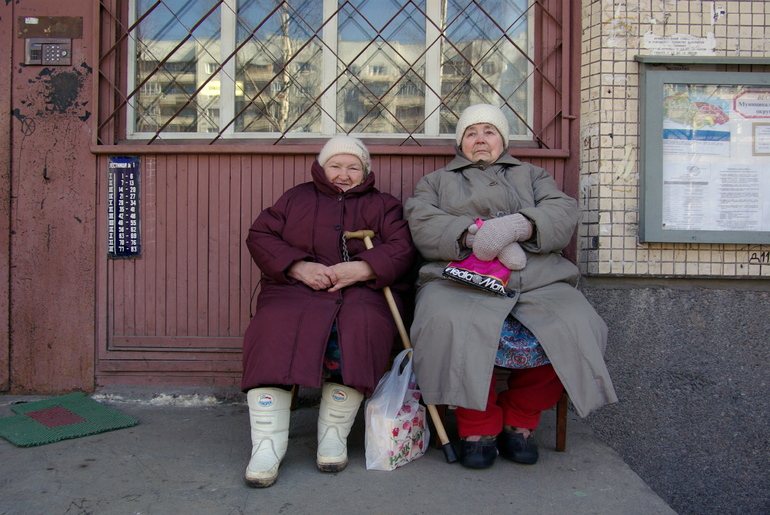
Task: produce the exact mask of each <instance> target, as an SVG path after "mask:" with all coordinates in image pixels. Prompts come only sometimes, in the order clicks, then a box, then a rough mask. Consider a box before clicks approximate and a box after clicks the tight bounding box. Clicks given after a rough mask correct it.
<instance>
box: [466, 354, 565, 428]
mask: <svg viewBox="0 0 770 515" xmlns="http://www.w3.org/2000/svg"><path fill="white" fill-rule="evenodd" d="M496 382H497V381H496V378H495V374H492V381H491V384H490V385H489V397H488V398H487V407H486V409H485V410H484V411H478V410H472V409H468V408H463V407H459V406H458V407H457V409H456V410H455V417H456V418H457V432H458V433H459V435H460V438H465V437H466V436H472V435H497V434H500V432H501V431H502V430H503V424H505V425H509V426H512V427H523V428H526V429H531V430H535V429H537V425H538V423H539V422H540V414H541V413H542V412H543V411H545V410H548V409H551V408H553V407H554V406H556V403H557V402H559V398H560V397H561V394H562V392H563V391H564V386H562V384H561V381H560V380H559V376H557V375H556V372H555V371H554V369H553V366H551V365H550V364H549V365H543V366H540V367H535V368H522V369H513V370H511V373H510V375H509V376H508V381H507V383H508V389H507V390H505V391H503V392H500V394H499V395H498V394H497V389H496V388H495V386H496Z"/></svg>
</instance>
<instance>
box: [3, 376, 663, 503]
mask: <svg viewBox="0 0 770 515" xmlns="http://www.w3.org/2000/svg"><path fill="white" fill-rule="evenodd" d="M92 397H93V398H95V399H96V400H98V401H100V402H103V403H105V404H107V405H109V406H111V407H113V408H115V409H118V410H120V411H122V412H124V413H127V414H130V415H133V416H134V417H137V418H138V419H139V424H138V425H137V426H134V427H131V428H127V429H121V430H117V431H112V432H107V433H102V434H98V435H93V436H87V437H84V438H76V439H72V440H64V441H61V442H57V443H53V444H49V445H43V446H40V447H29V448H18V447H15V446H13V445H12V444H10V443H9V442H7V441H5V440H2V439H0V463H1V465H0V514H15V515H22V514H35V515H37V514H40V513H50V514H64V513H78V514H86V513H88V514H91V513H93V514H102V513H106V514H177V513H184V514H213V515H217V514H223V515H225V514H241V513H248V514H255V513H259V514H278V513H282V514H305V513H307V514H313V515H323V514H338V515H346V514H370V513H371V514H421V513H425V514H434V513H474V514H476V513H482V514H486V513H490V514H492V513H494V514H503V513H517V512H518V513H528V514H538V515H548V514H559V515H561V514H563V513H569V514H589V513H590V514H613V515H615V514H624V515H633V514H639V515H650V514H674V513H675V512H674V511H673V510H671V508H669V507H668V505H667V504H666V503H665V502H663V500H661V499H660V498H659V497H658V496H657V495H656V494H655V493H654V492H653V491H652V490H651V489H650V488H649V487H648V486H647V485H646V484H645V483H644V482H643V481H642V480H641V479H640V478H639V476H637V475H636V473H634V472H633V471H632V470H631V469H630V468H629V467H628V466H627V465H626V464H625V463H624V462H623V460H622V459H621V458H620V457H619V456H618V454H617V453H616V452H615V451H613V450H612V449H611V448H610V447H608V446H607V445H605V444H603V443H602V442H600V441H599V440H598V439H597V438H595V437H594V436H593V435H592V433H591V430H590V429H589V428H588V426H586V425H585V424H583V423H582V422H581V421H580V419H579V418H577V417H576V416H575V415H574V414H572V413H570V414H569V422H568V432H567V451H566V452H564V453H557V452H556V451H555V450H554V439H555V430H554V424H555V412H554V411H549V412H547V413H545V414H544V415H543V421H542V423H541V427H540V429H539V430H538V432H537V439H538V443H539V445H540V460H539V462H538V463H537V464H536V465H534V466H524V465H518V464H515V463H511V462H509V461H506V460H503V459H498V460H497V462H496V463H495V465H494V466H493V467H492V468H490V469H486V470H470V469H466V468H464V467H462V466H460V465H459V464H458V463H454V464H447V463H446V461H445V459H444V454H443V452H442V451H440V450H437V449H435V448H434V447H431V449H430V450H429V451H428V452H427V453H426V454H425V456H423V457H422V458H419V459H418V460H416V461H414V462H412V463H409V464H407V465H405V466H404V467H401V468H399V469H397V470H395V471H392V472H381V471H367V470H366V463H365V458H364V423H363V411H364V410H363V409H361V410H360V411H359V415H358V420H357V421H356V424H355V426H354V428H353V432H352V433H351V435H350V439H349V457H350V464H349V465H348V467H347V468H346V469H345V470H344V471H342V472H340V473H338V474H324V473H321V472H318V471H317V470H316V466H315V439H316V433H315V431H316V420H317V415H318V409H317V407H313V406H312V405H311V404H312V402H313V399H312V398H303V399H302V402H301V403H300V406H299V407H298V408H297V409H296V410H295V411H294V412H293V413H292V419H291V433H290V440H289V449H288V452H287V455H286V458H285V459H284V461H283V464H282V465H281V473H280V476H279V478H278V482H277V483H276V484H275V485H274V486H272V487H270V488H267V489H251V488H248V487H246V486H245V485H244V482H243V472H244V469H245V467H246V463H247V461H248V456H249V452H250V447H251V444H250V441H249V423H248V416H247V408H246V405H245V404H244V402H243V397H240V396H235V397H234V398H230V399H224V400H222V399H221V397H214V396H209V395H206V394H202V395H188V394H179V395H176V396H174V395H168V394H151V393H148V392H147V391H144V392H142V393H137V392H136V391H131V390H128V388H126V389H124V390H123V391H121V389H120V388H112V390H111V391H106V390H103V391H101V392H98V393H97V394H95V395H92ZM42 398H48V397H40V396H35V397H22V396H9V395H0V416H9V415H12V412H11V409H10V407H11V405H12V404H13V403H16V402H20V401H32V400H39V399H42ZM453 418H454V417H452V416H449V417H448V421H447V430H448V432H449V434H450V437H452V436H453V435H454V434H455V433H454V428H453V427H452V421H453Z"/></svg>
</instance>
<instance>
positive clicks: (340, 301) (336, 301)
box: [334, 299, 342, 304]
mask: <svg viewBox="0 0 770 515" xmlns="http://www.w3.org/2000/svg"><path fill="white" fill-rule="evenodd" d="M334 302H335V303H336V304H342V299H337V300H335V301H334Z"/></svg>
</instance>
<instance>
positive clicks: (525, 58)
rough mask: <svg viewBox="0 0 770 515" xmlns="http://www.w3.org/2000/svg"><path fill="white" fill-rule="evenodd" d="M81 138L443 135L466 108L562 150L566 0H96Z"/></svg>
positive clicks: (417, 138)
mask: <svg viewBox="0 0 770 515" xmlns="http://www.w3.org/2000/svg"><path fill="white" fill-rule="evenodd" d="M98 9H99V14H98V16H97V21H98V26H99V29H100V34H99V74H98V87H99V109H98V117H97V119H98V127H97V130H96V134H95V140H96V141H95V143H96V144H98V145H105V144H106V145H110V144H116V143H118V142H120V141H124V140H126V139H131V140H135V141H134V142H146V143H148V144H153V143H156V144H157V143H162V142H164V141H170V140H174V139H179V138H184V139H189V140H194V141H197V142H199V143H200V142H205V143H210V144H211V143H216V142H222V141H225V140H229V139H234V138H250V139H261V140H264V141H265V142H270V143H274V142H279V141H282V140H287V139H301V138H308V137H316V138H318V137H325V136H328V135H331V134H335V133H339V132H345V133H352V134H356V135H360V136H363V137H372V136H373V137H377V138H381V139H386V140H388V141H391V142H398V141H401V142H407V141H414V142H417V143H418V144H420V143H421V142H424V141H429V140H430V139H431V138H432V139H434V140H435V139H436V138H442V137H449V136H450V135H452V134H453V132H454V127H455V124H456V121H457V118H458V116H459V115H460V113H461V112H462V110H463V109H464V108H465V107H467V106H468V105H471V104H474V103H478V102H488V103H492V104H496V105H499V106H501V108H502V109H503V111H504V112H505V113H506V115H507V116H508V118H509V121H510V124H511V133H512V138H513V139H517V140H520V141H521V144H529V145H532V144H534V145H538V146H540V147H541V148H561V147H564V146H566V141H565V140H566V127H567V125H566V121H567V120H568V119H569V118H571V116H569V113H568V112H567V109H566V106H567V105H568V99H567V98H566V97H567V95H566V94H565V92H566V91H567V89H568V88H569V78H570V73H569V66H570V63H569V61H570V60H569V58H568V56H569V48H568V42H569V39H570V38H569V29H568V27H569V23H570V20H569V15H570V8H569V3H568V2H567V0H499V1H497V0H388V1H386V2H383V1H382V0H340V1H339V2H338V1H336V0H269V1H264V0H100V1H99V7H98Z"/></svg>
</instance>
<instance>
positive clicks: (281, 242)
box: [241, 136, 415, 487]
mask: <svg viewBox="0 0 770 515" xmlns="http://www.w3.org/2000/svg"><path fill="white" fill-rule="evenodd" d="M370 167H371V160H370V157H369V152H368V150H367V149H366V147H365V146H364V145H363V143H361V141H359V140H358V139H356V138H352V137H349V136H336V137H334V138H332V139H330V140H329V141H328V142H327V143H326V145H325V146H324V147H323V149H322V150H321V153H320V155H319V156H318V160H317V161H316V162H315V163H313V167H312V170H311V173H312V178H313V180H312V182H307V183H304V184H300V185H298V186H296V187H294V188H291V189H290V190H288V191H287V192H286V193H284V194H283V195H282V196H281V198H279V199H278V201H277V202H276V203H275V205H273V206H272V207H270V208H268V209H266V210H265V211H263V212H262V213H261V214H260V215H259V216H258V217H257V219H256V221H255V222H254V224H253V225H252V227H251V229H250V230H249V236H248V239H247V240H246V242H247V244H248V247H249V251H250V252H251V255H252V257H253V258H254V262H255V263H256V264H257V266H259V269H260V270H261V271H262V290H261V292H260V294H259V298H258V300H257V309H256V314H255V316H254V318H253V319H252V321H251V323H250V324H249V327H248V329H247V330H246V335H245V337H244V343H243V379H242V383H241V387H242V389H243V391H244V392H247V398H248V404H249V419H250V422H251V439H252V453H251V460H250V461H249V465H248V467H247V468H246V482H247V484H248V485H249V486H253V487H266V486H270V485H272V484H273V483H275V481H276V479H277V477H278V467H279V465H280V463H281V460H282V459H283V456H284V454H285V453H286V448H287V445H288V437H289V407H290V404H291V393H290V390H291V386H292V385H301V386H307V387H313V388H320V387H322V395H321V407H320V413H319V418H318V449H317V455H316V461H317V465H318V468H319V470H321V471H324V472H338V471H340V470H342V469H344V468H345V466H346V465H347V436H348V434H349V433H350V429H351V427H352V425H353V421H354V419H355V416H356V413H357V411H358V408H359V406H360V404H361V401H362V400H363V398H364V395H365V394H369V393H371V392H372V391H373V390H374V388H375V387H376V386H377V382H378V381H379V379H380V377H381V375H382V373H383V371H384V370H385V367H386V365H387V360H388V356H389V354H390V351H391V347H392V345H393V341H394V339H395V338H396V337H397V336H398V330H397V328H396V326H395V323H394V321H393V317H392V315H391V313H390V310H389V308H388V304H387V301H386V299H385V296H384V295H383V292H382V291H381V289H382V287H384V286H389V287H390V288H391V290H392V291H393V292H394V294H395V296H396V297H397V298H398V292H400V291H404V290H405V289H406V288H407V287H408V284H407V282H406V277H405V276H406V275H407V273H408V272H409V270H410V269H411V266H412V263H413V261H414V258H415V250H414V247H413V246H412V240H411V236H410V233H409V228H408V227H407V224H406V221H404V219H403V209H402V206H401V203H400V202H399V201H398V200H397V199H396V198H395V197H393V196H391V195H388V194H387V193H381V192H380V191H378V190H377V189H376V188H375V187H374V181H375V179H374V174H373V173H371V171H370ZM365 229H368V230H372V231H374V238H372V241H373V243H374V248H372V249H369V250H367V249H366V247H365V246H364V243H363V241H362V240H360V239H347V240H346V239H345V237H344V233H345V232H346V231H351V232H352V231H358V230H365Z"/></svg>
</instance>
